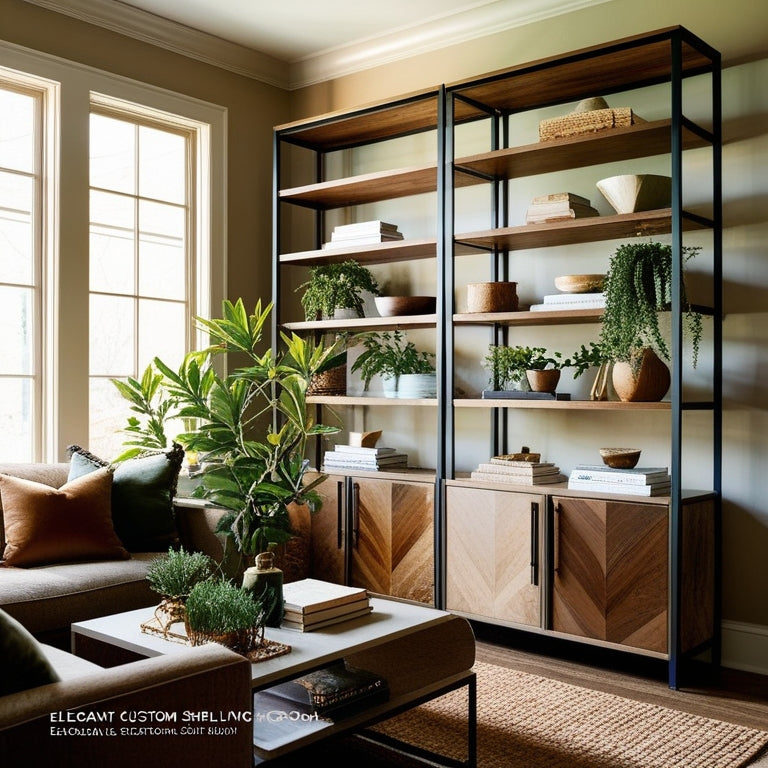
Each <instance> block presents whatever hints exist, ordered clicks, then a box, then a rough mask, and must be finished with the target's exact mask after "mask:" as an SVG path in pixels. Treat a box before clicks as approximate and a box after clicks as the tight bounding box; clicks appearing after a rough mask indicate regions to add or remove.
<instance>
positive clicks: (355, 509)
mask: <svg viewBox="0 0 768 768" xmlns="http://www.w3.org/2000/svg"><path fill="white" fill-rule="evenodd" d="M352 540H353V543H354V547H355V548H357V543H358V541H360V484H359V483H353V484H352Z"/></svg>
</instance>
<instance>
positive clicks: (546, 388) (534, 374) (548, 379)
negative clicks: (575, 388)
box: [525, 368, 560, 392]
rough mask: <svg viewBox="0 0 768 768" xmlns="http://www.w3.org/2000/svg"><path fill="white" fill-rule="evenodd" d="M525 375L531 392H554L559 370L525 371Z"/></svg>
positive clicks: (558, 379)
mask: <svg viewBox="0 0 768 768" xmlns="http://www.w3.org/2000/svg"><path fill="white" fill-rule="evenodd" d="M525 375H526V376H527V377H528V383H529V384H530V385H531V391H532V392H554V391H555V390H556V389H557V384H558V382H559V381H560V369H559V368H544V369H543V370H541V369H540V370H532V371H526V372H525Z"/></svg>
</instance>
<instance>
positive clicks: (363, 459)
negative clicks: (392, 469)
mask: <svg viewBox="0 0 768 768" xmlns="http://www.w3.org/2000/svg"><path fill="white" fill-rule="evenodd" d="M323 461H324V462H325V463H326V464H329V465H336V466H340V465H344V466H356V465H363V464H365V465H370V466H374V467H375V466H381V465H384V464H404V463H405V462H407V461H408V454H407V453H401V452H400V451H396V452H394V453H388V454H386V455H385V456H356V455H355V454H353V453H344V452H341V453H337V452H336V451H326V452H325V454H324V456H323Z"/></svg>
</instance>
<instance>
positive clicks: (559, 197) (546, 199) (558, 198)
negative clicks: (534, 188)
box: [532, 192, 591, 205]
mask: <svg viewBox="0 0 768 768" xmlns="http://www.w3.org/2000/svg"><path fill="white" fill-rule="evenodd" d="M561 202H570V203H581V205H590V204H591V201H590V200H588V199H587V198H586V197H582V195H577V194H575V193H574V192H551V193H550V194H548V195H537V196H536V197H534V198H533V200H532V203H533V204H534V205H536V204H538V203H561Z"/></svg>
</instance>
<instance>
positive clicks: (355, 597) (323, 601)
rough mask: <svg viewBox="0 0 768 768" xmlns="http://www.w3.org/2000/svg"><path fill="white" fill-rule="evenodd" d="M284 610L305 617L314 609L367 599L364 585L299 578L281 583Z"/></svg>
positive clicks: (320, 609)
mask: <svg viewBox="0 0 768 768" xmlns="http://www.w3.org/2000/svg"><path fill="white" fill-rule="evenodd" d="M283 600H284V601H285V604H284V611H285V613H287V614H296V615H297V616H303V617H306V616H307V615H308V614H311V613H315V612H316V611H322V610H326V609H327V608H333V607H335V606H340V605H347V604H349V603H354V602H356V601H362V600H365V601H367V600H368V590H367V589H365V588H364V587H348V586H346V585H344V584H334V583H333V582H330V581H321V580H319V579H299V580H298V581H290V582H288V583H287V584H283Z"/></svg>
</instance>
